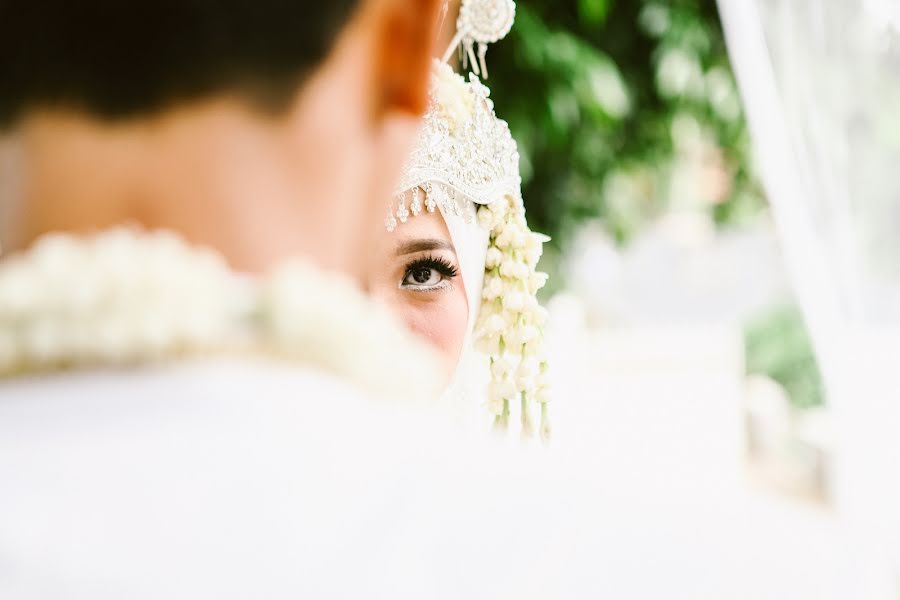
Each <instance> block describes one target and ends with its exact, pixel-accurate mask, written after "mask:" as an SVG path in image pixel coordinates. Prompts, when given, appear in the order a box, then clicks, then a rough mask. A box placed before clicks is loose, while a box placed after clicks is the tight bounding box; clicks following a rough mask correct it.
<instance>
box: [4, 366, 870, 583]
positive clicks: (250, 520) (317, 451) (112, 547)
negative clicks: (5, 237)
mask: <svg viewBox="0 0 900 600" xmlns="http://www.w3.org/2000/svg"><path fill="white" fill-rule="evenodd" d="M398 377H402V370H398ZM605 460H606V463H607V464H610V463H611V462H612V461H618V462H620V463H622V464H627V460H628V458H627V457H607V458H606V459H605ZM623 461H624V462H623ZM602 465H603V461H602V460H601V461H599V462H597V461H596V460H591V457H584V456H581V457H579V456H575V455H567V454H566V453H565V452H560V453H554V452H549V453H547V452H539V453H531V452H527V451H523V450H521V449H519V448H516V449H515V451H514V452H507V451H505V450H504V449H502V448H498V447H496V446H494V445H493V444H490V443H487V442H478V441H476V440H473V439H466V440H463V439H459V438H457V437H456V436H455V433H454V432H452V431H450V430H448V429H446V428H444V427H443V426H442V424H441V422H440V421H439V420H436V419H435V418H434V417H433V416H430V415H428V414H427V411H426V412H423V411H418V410H414V409H411V407H401V406H398V407H385V406H383V405H378V404H376V403H375V402H372V401H370V400H368V399H366V398H365V397H363V395H361V394H360V393H359V392H357V391H356V390H354V389H352V388H349V387H347V386H345V385H343V384H341V383H340V382H336V381H334V380H333V379H331V378H330V377H328V376H325V375H322V374H319V373H315V372H311V371H307V370H302V369H295V368H289V367H287V366H283V365H282V366H278V365H272V364H267V363H263V362H253V361H249V360H246V361H230V362H206V363H204V362H199V363H194V364H184V365H180V366H169V367H159V368H153V369H143V370H138V371H132V372H106V373H99V372H98V373H81V374H61V375H57V376H49V377H40V378H30V379H20V380H13V381H7V382H3V383H0V598H3V599H4V600H10V599H19V598H23V599H26V598H27V599H31V598H54V599H55V598H65V599H80V598H85V599H91V600H96V599H103V598H117V599H118V598H129V599H132V598H137V599H140V598H166V599H172V598H390V599H392V600H394V599H402V598H410V599H413V598H415V599H424V598H428V599H432V598H437V599H441V598H447V599H450V598H515V597H518V598H601V597H608V598H617V599H620V598H647V599H650V598H653V599H654V600H655V599H657V598H661V597H666V598H748V599H750V598H798V597H817V598H822V597H825V596H824V595H821V594H819V593H818V592H821V591H822V590H823V589H827V590H831V591H833V592H834V593H835V595H834V596H833V597H836V598H840V597H851V596H846V595H845V592H846V593H851V592H850V591H849V590H844V589H840V588H835V587H834V584H833V582H832V581H829V580H825V579H822V580H814V579H811V578H810V577H798V578H797V579H796V581H792V585H793V584H796V586H795V587H791V588H786V587H784V586H783V585H782V584H781V583H779V582H782V581H783V579H778V578H776V577H775V576H776V575H783V574H784V573H790V572H791V570H796V569H797V568H798V566H799V565H801V563H802V559H798V562H797V564H783V562H782V561H781V559H780V558H778V557H780V556H782V555H781V554H777V553H774V552H771V553H770V551H771V550H772V549H773V548H774V547H775V546H776V545H784V544H788V545H789V544H792V543H793V544H798V549H799V550H803V549H804V548H806V549H808V546H809V544H803V543H799V542H798V541H797V540H793V539H788V540H783V539H778V537H777V536H778V533H779V532H777V531H775V532H773V531H766V530H765V529H764V528H763V529H760V528H758V527H757V525H756V523H758V521H752V520H748V518H747V515H748V513H747V512H746V511H747V509H748V506H747V505H746V504H745V503H743V502H725V501H723V498H724V496H721V495H717V494H716V492H714V491H712V490H711V491H710V492H709V493H708V494H706V495H704V496H698V495H697V494H696V493H694V494H685V491H684V490H679V489H671V490H668V491H667V493H665V494H659V493H654V494H645V493H643V492H644V491H646V490H648V489H653V488H652V486H650V488H648V487H646V486H642V485H637V484H636V483H635V482H636V481H638V480H640V479H641V478H642V477H645V476H646V474H641V473H630V472H629V470H628V469H625V468H620V469H618V471H617V473H618V475H615V476H613V477H610V476H607V475H605V474H604V473H603V472H602V470H603V467H602ZM595 469H596V470H595ZM650 475H651V477H652V474H650ZM656 491H657V492H658V490H656ZM698 498H699V500H698ZM757 529H760V530H759V531H757ZM800 531H803V530H802V529H801V530H800ZM773 534H774V536H775V537H772V536H773ZM805 564H809V561H807V563H805ZM812 572H813V573H820V572H821V569H819V570H816V571H812ZM797 586H799V587H797ZM798 594H799V595H798ZM855 597H860V598H864V597H866V596H865V595H860V594H857V595H856V596H855Z"/></svg>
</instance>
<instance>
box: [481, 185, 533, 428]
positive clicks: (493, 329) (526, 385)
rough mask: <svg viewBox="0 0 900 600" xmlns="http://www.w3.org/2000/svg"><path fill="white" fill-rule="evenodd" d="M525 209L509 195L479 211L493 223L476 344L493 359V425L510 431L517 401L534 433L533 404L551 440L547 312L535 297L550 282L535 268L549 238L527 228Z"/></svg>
mask: <svg viewBox="0 0 900 600" xmlns="http://www.w3.org/2000/svg"><path fill="white" fill-rule="evenodd" d="M523 212H524V211H522V210H521V206H520V203H519V202H517V201H516V200H515V199H514V198H512V197H509V196H508V197H506V198H504V200H503V201H497V202H494V203H492V204H490V205H488V206H483V207H481V208H480V209H479V211H478V222H479V223H480V224H482V226H484V225H486V224H490V231H491V235H490V246H489V248H488V251H487V258H486V261H485V271H486V273H485V280H484V287H483V292H482V307H481V313H480V315H479V319H478V322H477V324H476V328H475V332H476V336H477V342H476V345H477V347H478V349H479V350H481V351H482V352H484V353H486V354H488V355H489V356H490V360H491V385H490V387H489V389H488V409H489V411H490V412H491V414H493V415H494V418H495V419H494V424H495V426H496V427H497V428H498V429H506V428H507V427H508V425H509V418H510V414H511V410H512V407H513V406H516V405H518V406H520V420H521V427H522V435H523V437H531V436H533V434H534V424H533V422H532V420H531V406H532V405H535V404H537V405H539V406H540V415H541V422H540V433H541V437H542V439H544V440H547V439H548V438H549V435H550V425H549V415H548V411H547V407H546V403H547V402H548V400H549V394H548V385H547V377H546V372H547V362H546V361H545V360H544V359H543V354H542V342H543V337H544V332H543V329H542V327H543V325H544V323H545V322H546V311H545V310H544V308H543V307H541V306H540V305H539V304H538V302H537V299H536V298H535V294H536V293H537V292H538V291H539V290H540V289H541V288H543V287H544V285H545V284H546V283H547V274H546V273H541V272H538V271H536V270H535V269H536V267H537V263H538V260H539V259H540V256H541V251H542V247H543V244H544V242H545V241H546V240H547V238H546V237H544V236H542V235H539V234H535V233H532V232H531V231H529V229H528V226H527V224H526V222H525V216H524V214H523ZM517 401H518V402H517Z"/></svg>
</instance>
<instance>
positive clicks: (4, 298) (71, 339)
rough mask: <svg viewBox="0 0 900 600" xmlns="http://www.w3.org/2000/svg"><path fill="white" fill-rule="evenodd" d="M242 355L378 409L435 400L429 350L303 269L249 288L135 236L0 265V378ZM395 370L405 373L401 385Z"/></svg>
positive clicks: (87, 241)
mask: <svg viewBox="0 0 900 600" xmlns="http://www.w3.org/2000/svg"><path fill="white" fill-rule="evenodd" d="M385 348H390V349H391V351H390V352H385V351H384V349H385ZM245 352H251V353H257V354H265V355H273V356H278V357H283V358H285V359H287V360H296V361H298V362H301V363H302V364H307V365H312V366H316V367H320V368H322V369H324V370H326V371H330V372H332V373H334V374H335V375H337V376H339V377H342V378H344V379H346V380H349V381H350V382H351V383H355V384H357V385H359V386H361V387H362V388H364V389H366V390H367V391H369V392H372V393H375V394H377V395H379V396H382V397H385V398H422V397H428V396H432V395H436V394H437V392H438V390H437V386H438V384H439V383H440V377H439V376H438V375H437V373H436V372H435V370H434V364H436V360H435V357H434V356H433V353H432V350H431V349H430V348H428V347H426V346H425V345H424V344H422V343H421V342H419V341H418V340H417V339H414V338H413V337H412V336H411V334H408V333H407V332H406V331H405V329H403V328H402V326H400V325H398V324H397V323H395V322H394V321H393V319H392V318H391V317H390V315H389V314H388V313H387V311H386V309H384V308H382V307H380V306H379V305H377V304H375V303H373V302H372V301H370V300H369V299H368V298H367V297H366V296H364V295H363V294H362V293H361V292H360V291H358V290H357V289H356V288H355V286H354V285H353V284H352V283H351V282H350V281H348V280H346V279H344V278H343V277H341V276H338V275H334V274H328V273H324V272H321V271H319V270H318V269H317V268H315V267H313V266H312V265H310V264H308V263H306V262H304V261H299V260H298V261H291V262H287V263H284V264H282V265H281V266H279V267H278V268H277V269H275V270H274V271H273V272H272V273H271V274H270V275H267V276H262V277H249V276H245V275H240V274H237V273H234V272H233V271H231V270H230V269H229V268H228V266H227V265H226V263H225V261H224V260H223V259H222V258H221V257H220V256H218V255H217V254H215V253H214V252H212V251H208V250H203V249H199V248H195V247H191V246H189V245H187V244H186V243H184V242H182V241H181V240H180V239H179V238H177V237H176V236H174V235H173V234H171V233H167V232H154V233H146V232H140V231H138V230H136V229H132V228H117V229H112V230H109V231H106V232H103V233H100V234H98V235H95V236H92V237H76V236H72V235H61V234H53V235H48V236H45V237H44V238H42V239H40V240H38V242H36V243H35V245H34V246H33V247H32V248H31V249H30V250H28V251H26V252H24V253H22V254H19V255H14V256H10V257H8V258H5V259H3V260H2V261H0V377H9V376H14V375H16V374H19V373H29V372H35V371H46V370H55V369H66V368H78V367H90V366H128V365H142V364H147V363H150V362H156V361H161V360H167V359H176V358H179V357H183V356H192V355H197V356H202V355H218V354H230V353H245ZM398 361H399V362H398ZM397 364H403V365H408V366H410V368H409V369H407V370H406V371H405V372H404V375H403V377H396V376H395V367H396V365H397Z"/></svg>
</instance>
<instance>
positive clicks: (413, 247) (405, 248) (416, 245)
mask: <svg viewBox="0 0 900 600" xmlns="http://www.w3.org/2000/svg"><path fill="white" fill-rule="evenodd" d="M429 250H449V251H450V252H453V253H454V254H456V248H454V247H453V244H451V243H449V242H445V241H444V240H439V239H422V240H410V241H408V242H403V243H401V244H397V249H396V250H395V254H396V255H397V256H404V255H406V254H415V253H416V252H427V251H429Z"/></svg>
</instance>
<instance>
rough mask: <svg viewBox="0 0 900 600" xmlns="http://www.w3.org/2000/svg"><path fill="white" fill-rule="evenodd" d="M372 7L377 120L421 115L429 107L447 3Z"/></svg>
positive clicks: (406, 0)
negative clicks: (434, 61) (395, 115)
mask: <svg viewBox="0 0 900 600" xmlns="http://www.w3.org/2000/svg"><path fill="white" fill-rule="evenodd" d="M372 4H373V5H374V6H373V11H374V13H373V14H372V18H373V19H374V21H373V22H372V26H373V29H372V30H371V31H372V33H373V37H372V38H371V39H372V42H373V46H374V47H373V52H372V58H373V60H374V61H375V62H374V65H373V66H374V69H372V73H373V74H374V76H375V77H376V80H375V81H373V82H372V84H373V86H374V89H375V90H376V94H375V99H376V104H375V106H374V109H375V115H374V116H375V118H376V119H377V118H380V117H383V116H384V115H385V114H387V113H395V112H400V113H407V114H411V115H415V116H418V115H421V114H422V113H424V112H425V109H426V108H427V105H428V85H429V80H430V73H431V61H432V58H433V57H434V54H435V43H436V41H437V37H438V28H439V27H440V13H441V7H442V6H443V4H444V0H376V1H375V2H372Z"/></svg>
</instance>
